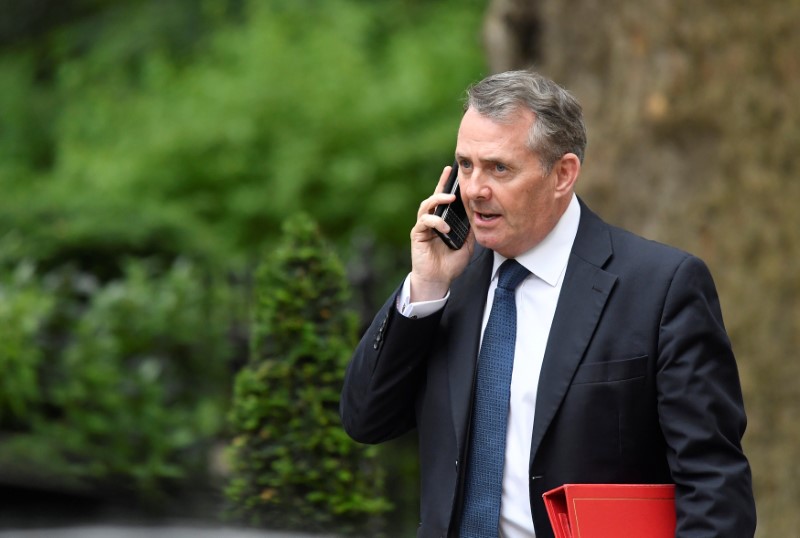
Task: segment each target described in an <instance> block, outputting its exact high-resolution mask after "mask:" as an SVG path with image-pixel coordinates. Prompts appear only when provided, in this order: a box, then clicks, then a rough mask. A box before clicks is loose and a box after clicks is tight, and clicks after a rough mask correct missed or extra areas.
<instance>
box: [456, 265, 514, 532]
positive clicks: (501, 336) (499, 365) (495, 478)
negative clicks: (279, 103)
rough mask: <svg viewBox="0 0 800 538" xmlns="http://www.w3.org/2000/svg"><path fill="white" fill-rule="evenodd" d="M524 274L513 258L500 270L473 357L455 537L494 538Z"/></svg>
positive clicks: (501, 486)
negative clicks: (468, 425) (473, 375)
mask: <svg viewBox="0 0 800 538" xmlns="http://www.w3.org/2000/svg"><path fill="white" fill-rule="evenodd" d="M529 274H530V271H528V270H527V269H525V268H524V267H523V266H522V265H520V264H519V262H517V261H516V260H513V259H512V260H506V261H505V262H503V265H501V266H500V277H499V279H498V284H497V289H496V290H495V292H494V302H493V303H492V312H491V314H489V321H488V323H487V324H486V329H485V330H484V332H483V342H482V343H481V351H480V354H479V355H478V375H477V378H476V381H475V400H474V403H473V409H472V429H471V436H470V445H469V448H470V454H469V458H468V460H469V461H468V462H467V474H466V484H465V489H464V511H463V514H462V517H461V530H460V533H459V537H460V538H490V537H496V536H497V532H498V531H497V527H498V524H499V521H500V496H501V493H502V491H503V460H504V458H505V447H506V426H507V424H508V402H509V397H510V395H511V370H512V368H513V366H514V344H515V341H516V339H517V306H516V302H515V300H514V290H515V289H516V288H517V286H519V284H520V283H521V282H522V281H523V280H525V277H527V276H528V275H529Z"/></svg>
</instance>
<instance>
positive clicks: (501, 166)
mask: <svg viewBox="0 0 800 538" xmlns="http://www.w3.org/2000/svg"><path fill="white" fill-rule="evenodd" d="M494 169H495V170H496V171H497V172H505V171H506V170H508V168H506V165H504V164H503V163H496V164H495V165H494Z"/></svg>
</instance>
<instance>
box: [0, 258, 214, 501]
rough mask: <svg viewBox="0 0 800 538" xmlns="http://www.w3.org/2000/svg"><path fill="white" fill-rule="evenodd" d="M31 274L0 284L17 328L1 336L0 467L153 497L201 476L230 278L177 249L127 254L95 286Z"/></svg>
mask: <svg viewBox="0 0 800 538" xmlns="http://www.w3.org/2000/svg"><path fill="white" fill-rule="evenodd" d="M34 276H35V273H34V272H33V271H32V270H31V267H30V266H29V265H27V264H22V265H21V266H20V267H19V268H18V270H17V271H16V272H15V273H14V274H13V275H12V278H11V279H9V280H6V281H5V282H3V284H2V285H0V297H3V298H4V299H7V300H4V301H3V305H4V307H3V308H0V325H2V326H3V327H4V328H11V329H14V328H15V327H18V328H19V329H18V330H17V331H12V334H11V335H10V336H11V337H10V338H7V339H3V340H2V341H3V345H2V348H0V363H2V364H3V365H4V366H5V369H4V372H5V373H4V383H6V382H8V383H9V387H10V388H11V389H12V390H9V391H7V392H4V395H3V399H2V400H1V401H0V402H1V403H2V404H4V405H3V406H2V408H3V409H4V410H6V408H7V409H8V410H10V411H11V413H4V414H3V415H2V417H0V427H2V429H3V430H5V432H6V433H10V434H12V435H10V436H9V437H8V439H6V442H4V443H3V444H2V446H0V469H2V471H0V476H2V477H3V478H5V479H8V478H9V477H10V478H11V479H14V480H16V481H19V480H22V479H23V478H26V479H27V480H30V481H32V482H33V483H40V484H43V483H46V482H48V481H52V483H53V484H54V485H53V486H52V487H53V488H54V489H66V490H68V491H69V490H89V489H92V488H100V489H105V490H108V491H117V492H119V493H120V494H125V495H131V494H133V496H134V497H138V498H139V499H140V500H142V501H146V502H153V501H157V500H163V498H162V497H163V496H162V492H161V489H162V488H165V487H166V486H168V485H170V484H171V485H172V487H173V488H174V487H175V486H176V484H177V483H178V481H179V480H181V479H187V478H188V477H200V476H204V475H206V474H207V466H208V461H207V450H208V447H209V445H210V444H211V443H212V442H213V441H214V439H215V436H216V435H217V434H218V432H219V431H220V429H221V424H222V419H223V415H224V405H225V401H226V398H227V394H228V392H229V388H228V378H229V376H228V375H227V371H226V366H227V361H228V360H229V355H230V346H229V343H228V340H227V337H226V334H225V330H226V326H228V325H229V324H230V320H228V319H226V318H225V316H226V315H227V312H229V311H230V309H229V308H228V309H226V308H224V306H225V303H226V301H227V299H226V295H227V293H228V290H227V288H226V287H225V286H221V285H220V283H219V282H215V281H213V280H212V279H210V278H208V277H207V275H205V274H204V273H203V272H202V271H201V270H199V269H198V268H197V267H195V266H193V265H191V264H190V263H188V262H186V261H183V260H178V261H176V262H175V263H174V264H173V265H172V266H170V267H168V268H165V269H163V270H157V268H156V267H154V266H153V264H149V263H147V262H146V261H140V260H130V261H128V262H127V263H126V264H125V266H124V268H123V275H122V276H121V277H120V278H119V279H116V280H113V281H111V282H109V283H107V284H106V285H104V286H100V285H99V284H98V282H97V280H96V279H95V278H94V277H93V276H92V275H89V274H86V273H81V272H79V271H75V270H72V269H70V268H63V269H60V270H58V271H54V272H51V273H48V274H47V275H44V277H43V278H41V279H40V280H38V281H37V280H35V278H34ZM14 332H15V333H16V334H14ZM21 358H22V359H25V360H20V359H21Z"/></svg>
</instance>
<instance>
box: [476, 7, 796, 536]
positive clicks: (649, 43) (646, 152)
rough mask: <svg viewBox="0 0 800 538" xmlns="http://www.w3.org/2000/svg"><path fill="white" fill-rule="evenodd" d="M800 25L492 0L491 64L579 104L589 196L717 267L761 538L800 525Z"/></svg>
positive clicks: (765, 13) (737, 12)
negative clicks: (550, 82) (559, 89)
mask: <svg viewBox="0 0 800 538" xmlns="http://www.w3.org/2000/svg"><path fill="white" fill-rule="evenodd" d="M797 20H800V4H798V3H797V2H780V1H779V0H764V1H756V0H742V1H740V2H733V3H732V2H727V1H723V0H711V1H709V2H692V1H689V0H678V1H675V2H667V1H666V0H655V1H653V2H646V3H642V2H637V1H635V0H607V1H605V2H597V1H596V0H571V1H566V2H564V1H559V0H531V1H529V2H524V1H521V0H518V1H513V0H494V1H492V2H491V6H490V8H489V10H488V12H487V16H486V25H485V32H486V36H487V37H486V46H487V54H488V59H489V64H490V68H491V69H492V70H493V71H500V70H504V69H509V68H521V67H527V66H530V65H535V67H536V68H537V69H538V70H539V71H541V72H543V73H544V74H546V75H548V76H550V77H552V78H553V79H555V80H556V81H558V82H559V83H561V84H563V85H564V86H565V87H567V88H568V89H570V90H571V91H572V92H573V93H574V94H575V95H576V96H577V97H578V98H579V99H580V101H581V102H582V103H583V105H584V111H585V114H586V121H587V126H588V131H589V133H588V134H589V146H588V149H587V155H586V161H585V163H584V168H583V171H582V173H581V177H580V180H579V184H578V187H577V190H578V194H579V195H581V196H582V197H583V198H584V199H586V200H587V202H588V203H589V204H590V206H592V207H593V208H595V209H596V210H597V211H599V212H600V214H601V215H603V216H604V217H605V218H606V219H607V220H609V221H610V222H612V223H615V224H619V225H622V226H624V227H627V228H629V229H632V230H633V231H635V232H638V233H640V234H642V235H645V236H647V237H651V238H653V239H657V240H661V241H665V242H668V243H671V244H674V245H676V246H678V247H681V248H684V249H686V250H689V251H691V252H693V253H695V254H697V255H699V256H700V257H702V258H703V259H705V260H706V262H707V263H708V264H709V266H710V267H711V270H712V272H713V273H714V275H715V278H716V280H717V284H718V288H719V292H720V298H721V301H722V306H723V311H724V314H725V319H726V324H727V326H728V330H729V333H730V335H731V339H732V340H733V344H734V350H735V352H736V354H737V358H738V362H739V368H740V373H741V376H742V383H743V389H744V392H745V404H746V407H747V411H748V415H749V418H750V423H749V429H748V433H747V435H746V436H745V450H746V451H747V453H748V455H749V457H750V459H751V463H752V466H753V473H754V481H755V487H756V496H757V500H758V503H759V518H760V520H759V530H758V536H764V537H766V536H789V535H792V533H794V532H796V529H798V528H800V512H798V511H797V509H796V508H797V499H800V470H798V469H800V467H798V465H797V460H798V456H800V448H799V447H800V421H798V418H799V417H800V389H798V387H800V361H798V360H797V359H796V355H797V349H798V348H800V304H799V299H800V277H799V276H798V275H800V211H798V210H797V209H796V207H795V206H796V205H797V203H798V201H800V183H799V182H798V179H797V178H798V176H800V159H798V158H797V156H796V155H797V147H798V145H800V110H798V107H797V105H796V103H797V100H798V99H797V96H798V95H800V55H798V53H797V51H798V50H800V32H797V31H796V21H797ZM532 21H533V22H532Z"/></svg>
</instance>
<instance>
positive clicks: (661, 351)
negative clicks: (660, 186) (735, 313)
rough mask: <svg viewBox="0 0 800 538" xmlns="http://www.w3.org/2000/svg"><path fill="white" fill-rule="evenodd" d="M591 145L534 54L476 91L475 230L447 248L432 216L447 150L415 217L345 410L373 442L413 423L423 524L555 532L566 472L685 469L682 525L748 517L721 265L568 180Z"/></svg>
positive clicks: (465, 531) (470, 133)
mask: <svg viewBox="0 0 800 538" xmlns="http://www.w3.org/2000/svg"><path fill="white" fill-rule="evenodd" d="M585 145H586V134H585V128H584V124H583V118H582V112H581V108H580V105H579V104H578V102H577V101H576V100H575V99H574V97H572V95H570V94H569V93H568V92H567V91H565V90H564V89H562V88H561V87H559V86H558V85H556V84H555V83H554V82H552V81H550V80H548V79H546V78H544V77H542V76H541V75H539V74H536V73H533V72H528V71H515V72H507V73H502V74H498V75H494V76H490V77H488V78H486V79H485V80H483V81H481V82H480V83H478V84H477V85H475V86H474V87H472V88H471V89H470V90H469V91H468V96H467V101H466V103H465V113H464V116H463V119H462V121H461V126H460V128H459V131H458V140H457V145H456V160H457V162H458V165H459V182H460V188H461V197H462V200H463V202H464V204H465V206H466V207H467V213H468V215H469V219H470V223H471V232H470V236H469V238H468V241H467V244H466V245H465V247H463V248H462V249H460V250H451V249H449V248H448V247H447V246H446V245H445V244H444V243H443V242H442V241H441V240H440V239H439V238H438V236H437V234H436V233H435V231H434V230H439V231H440V232H447V231H448V229H449V227H448V225H447V224H446V223H445V222H444V221H443V220H442V219H441V218H439V217H438V216H436V215H434V213H433V212H434V208H435V207H436V206H437V205H440V204H447V203H450V202H452V201H453V200H454V198H455V196H453V195H448V194H444V193H442V190H443V186H444V183H445V181H446V178H447V176H448V173H449V171H450V168H449V167H447V168H445V170H444V171H443V173H442V175H441V177H440V179H439V184H438V187H437V188H436V191H435V193H434V194H433V195H432V196H431V197H429V198H427V199H426V200H424V201H423V202H422V203H421V204H420V207H419V212H418V214H417V222H416V224H415V225H414V227H413V229H412V230H411V272H410V274H409V276H408V277H407V279H406V281H405V282H404V283H403V285H402V286H401V287H400V288H399V289H398V291H397V293H396V294H395V295H393V296H392V297H391V298H390V299H389V300H388V301H387V303H386V304H385V305H384V306H383V308H382V309H381V311H380V312H379V313H378V315H377V316H376V318H375V320H374V321H373V322H372V324H371V326H370V327H369V329H368V330H367V332H366V334H365V335H364V337H363V339H362V341H361V343H360V344H359V346H358V348H357V349H356V351H355V354H354V356H353V359H352V362H351V364H350V365H349V367H348V371H347V376H346V380H345V384H344V389H343V393H342V400H341V415H342V421H343V424H344V427H345V429H346V430H347V432H348V433H349V434H350V435H351V436H352V437H353V438H354V439H356V440H358V441H361V442H365V443H378V442H381V441H384V440H387V439H391V438H394V437H396V436H398V435H401V434H403V433H404V432H407V431H408V430H410V429H412V428H416V429H417V431H418V436H419V455H420V466H421V470H420V471H421V490H422V491H421V507H420V508H421V523H420V527H419V530H418V536H420V537H456V536H460V537H461V538H465V537H468V536H478V537H480V536H483V537H489V536H503V537H514V538H516V537H533V536H536V537H538V538H545V537H549V536H553V532H552V530H551V528H550V525H549V521H548V518H547V514H546V512H545V508H544V504H543V502H542V494H543V493H544V492H545V491H548V490H550V489H552V488H555V487H558V486H560V485H562V484H564V483H654V484H657V483H674V484H675V487H676V516H677V530H676V536H678V537H701V536H703V537H721V536H724V537H746V536H753V533H754V528H755V507H754V502H753V496H752V486H751V477H750V468H749V465H748V462H747V459H746V458H745V456H744V454H743V452H742V448H741V438H742V435H743V433H744V429H745V414H744V409H743V403H742V395H741V388H740V385H739V379H738V373H737V369H736V364H735V361H734V357H733V353H732V351H731V347H730V342H729V340H728V337H727V335H726V333H725V329H724V327H723V323H722V316H721V312H720V307H719V301H718V297H717V293H716V290H715V287H714V284H713V281H712V279H711V276H710V274H709V272H708V270H707V268H706V266H705V265H704V264H703V262H702V261H700V260H699V259H697V258H696V257H693V256H691V255H689V254H686V253H684V252H681V251H678V250H676V249H673V248H671V247H667V246H664V245H661V244H658V243H655V242H652V241H647V240H645V239H642V238H640V237H637V236H635V235H633V234H631V233H629V232H626V231H624V230H621V229H618V228H615V227H613V226H610V225H608V224H606V223H605V222H603V221H602V220H601V219H600V218H599V217H597V216H596V215H595V214H594V213H592V212H591V211H590V210H589V208H588V207H587V206H586V205H585V204H584V203H583V202H582V201H580V200H579V199H578V198H577V197H576V195H575V194H574V187H575V183H576V180H577V178H578V175H579V173H580V169H581V165H582V160H583V153H584V148H585ZM506 260H515V261H509V262H506ZM504 262H505V263H504ZM512 272H513V273H514V274H515V275H517V276H513V277H512V276H508V275H510V274H511V273H512ZM504 279H505V281H509V280H511V279H513V280H514V283H512V284H509V283H508V282H504ZM495 306H496V308H495ZM495 310H496V311H497V313H496V312H495ZM514 327H516V329H515V328H514ZM498 402H499V403H498ZM498 469H499V470H498Z"/></svg>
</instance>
